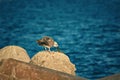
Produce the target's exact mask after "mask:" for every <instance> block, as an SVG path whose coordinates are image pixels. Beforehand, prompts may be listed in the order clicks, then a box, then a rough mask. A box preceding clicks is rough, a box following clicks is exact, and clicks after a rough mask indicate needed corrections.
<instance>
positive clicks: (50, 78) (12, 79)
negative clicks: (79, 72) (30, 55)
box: [0, 59, 86, 80]
mask: <svg viewBox="0 0 120 80" xmlns="http://www.w3.org/2000/svg"><path fill="white" fill-rule="evenodd" d="M0 73H1V74H0V76H1V75H2V76H3V77H4V78H5V79H4V78H3V79H2V80H7V79H8V77H9V80H86V79H84V78H80V77H76V76H72V75H69V74H66V73H62V72H59V71H55V70H52V69H48V68H44V67H38V66H35V65H32V64H29V63H25V62H21V61H17V60H15V59H5V60H2V61H1V62H0ZM4 75H5V76H4Z"/></svg>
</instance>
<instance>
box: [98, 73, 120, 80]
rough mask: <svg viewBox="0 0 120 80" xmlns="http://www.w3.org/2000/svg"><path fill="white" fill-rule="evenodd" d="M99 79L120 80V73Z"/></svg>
mask: <svg viewBox="0 0 120 80" xmlns="http://www.w3.org/2000/svg"><path fill="white" fill-rule="evenodd" d="M99 80H120V73H119V74H114V75H111V76H107V77H104V78H101V79H99Z"/></svg>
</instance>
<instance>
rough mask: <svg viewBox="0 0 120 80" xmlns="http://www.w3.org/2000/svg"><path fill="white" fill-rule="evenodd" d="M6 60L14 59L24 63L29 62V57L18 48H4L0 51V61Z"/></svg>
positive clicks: (24, 51)
mask: <svg viewBox="0 0 120 80" xmlns="http://www.w3.org/2000/svg"><path fill="white" fill-rule="evenodd" d="M8 58H14V59H16V60H20V61H24V62H29V61H30V57H29V56H28V54H27V52H26V50H24V49H23V48H21V47H19V46H6V47H4V48H2V49H0V60H2V59H8Z"/></svg>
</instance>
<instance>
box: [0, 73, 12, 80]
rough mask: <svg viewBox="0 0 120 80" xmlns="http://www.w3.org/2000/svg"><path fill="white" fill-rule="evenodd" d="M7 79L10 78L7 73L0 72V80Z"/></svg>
mask: <svg viewBox="0 0 120 80" xmlns="http://www.w3.org/2000/svg"><path fill="white" fill-rule="evenodd" d="M9 79H10V78H9V77H8V76H7V75H5V74H2V73H0V80H9Z"/></svg>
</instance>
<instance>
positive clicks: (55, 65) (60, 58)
mask: <svg viewBox="0 0 120 80" xmlns="http://www.w3.org/2000/svg"><path fill="white" fill-rule="evenodd" d="M31 63H32V64H35V65H38V66H42V67H46V68H50V69H54V70H57V71H61V72H65V73H68V74H72V75H75V70H76V68H75V65H74V64H72V63H71V62H70V60H69V58H68V56H66V55H65V54H63V53H61V52H49V51H42V52H38V53H37V54H36V55H35V56H33V57H32V59H31Z"/></svg>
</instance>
